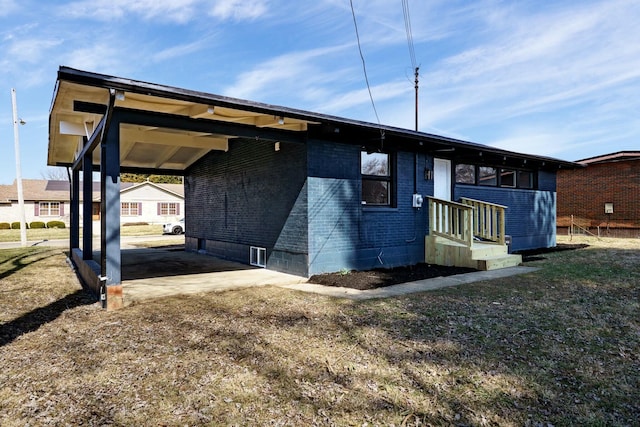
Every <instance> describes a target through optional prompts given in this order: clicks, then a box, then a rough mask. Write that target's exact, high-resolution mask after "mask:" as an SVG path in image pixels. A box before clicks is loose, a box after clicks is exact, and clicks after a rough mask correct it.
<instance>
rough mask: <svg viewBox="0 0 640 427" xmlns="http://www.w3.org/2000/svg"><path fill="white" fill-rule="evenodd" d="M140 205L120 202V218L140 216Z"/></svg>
mask: <svg viewBox="0 0 640 427" xmlns="http://www.w3.org/2000/svg"><path fill="white" fill-rule="evenodd" d="M141 205H142V203H137V202H135V203H134V202H122V203H121V204H120V215H122V216H138V215H142V212H141V211H142V209H141Z"/></svg>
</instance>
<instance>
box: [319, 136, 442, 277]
mask: <svg viewBox="0 0 640 427" xmlns="http://www.w3.org/2000/svg"><path fill="white" fill-rule="evenodd" d="M396 159H397V169H396V176H397V180H396V181H397V187H396V200H397V206H396V207H393V208H374V207H365V206H363V205H362V203H361V201H362V198H361V181H360V147H359V146H357V145H346V144H330V143H326V142H322V141H309V160H308V165H309V178H308V198H309V239H310V240H309V262H310V267H309V273H310V274H318V273H323V272H331V271H338V270H340V269H343V268H346V269H358V270H362V269H370V268H374V267H393V266H398V265H408V264H415V263H418V262H422V261H423V260H424V235H425V234H426V217H427V215H426V211H425V209H426V204H425V208H423V209H421V210H417V209H414V208H413V207H411V203H412V194H413V193H414V179H413V177H414V175H413V174H414V167H415V168H416V169H417V171H418V175H419V179H418V180H417V183H416V185H417V192H418V193H420V194H423V195H426V194H432V192H433V183H432V181H425V180H424V168H425V162H426V161H427V159H426V158H425V156H423V155H419V156H418V159H417V164H416V162H415V160H414V155H413V154H411V153H405V152H400V153H397V157H396ZM430 167H431V168H432V167H433V165H432V160H431V165H430Z"/></svg>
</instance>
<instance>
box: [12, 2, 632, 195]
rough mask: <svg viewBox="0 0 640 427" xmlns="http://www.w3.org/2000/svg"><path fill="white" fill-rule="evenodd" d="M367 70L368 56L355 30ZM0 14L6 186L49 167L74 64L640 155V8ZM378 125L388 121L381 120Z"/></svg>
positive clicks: (297, 103)
mask: <svg viewBox="0 0 640 427" xmlns="http://www.w3.org/2000/svg"><path fill="white" fill-rule="evenodd" d="M351 3H352V4H353V11H354V14H355V20H356V23H357V29H358V35H359V39H360V48H361V51H362V57H363V58H364V64H365V67H366V76H367V78H368V81H369V87H370V90H371V98H373V105H375V109H374V106H373V105H372V102H371V98H370V96H369V91H368V90H367V84H366V81H365V73H364V71H363V61H362V59H361V55H360V51H359V48H358V40H357V37H356V27H355V25H354V16H353V14H352V10H351V7H350V4H351ZM402 4H403V2H402V1H401V0H352V2H350V1H349V0H313V1H307V0H303V1H291V0H136V1H131V0H90V1H87V0H69V1H63V0H57V1H56V0H50V1H43V0H0V184H10V183H12V182H13V180H14V179H15V177H16V159H15V150H14V129H13V118H12V102H11V88H15V90H16V94H17V108H18V116H19V117H20V118H22V119H23V120H24V121H25V122H26V124H25V125H23V126H19V139H20V163H21V170H22V177H23V178H31V179H42V178H48V177H52V176H56V175H59V173H60V168H49V167H47V165H46V161H47V147H48V120H49V109H50V107H51V101H52V98H53V91H54V87H55V82H56V76H57V74H56V73H57V70H58V67H59V66H60V65H64V66H69V67H73V68H78V69H81V70H84V71H90V72H95V73H101V74H108V75H114V76H118V77H125V78H130V79H135V80H142V81H147V82H152V83H158V84H163V85H168V86H175V87H180V88H185V89H192V90H197V91H203V92H208V93H214V94H219V95H226V96H231V97H235V98H240V99H247V100H251V101H258V102H264V103H268V104H273V105H280V106H285V107H291V108H298V109H302V110H307V111H313V112H319V113H323V114H329V115H335V116H339V117H345V118H350V119H357V120H364V121H367V122H372V123H376V122H378V120H379V121H380V123H382V124H385V125H390V126H397V127H401V128H408V129H413V128H414V126H415V110H414V108H415V102H414V97H415V92H414V82H413V81H414V68H413V67H414V66H419V67H420V77H419V81H420V83H419V120H418V121H419V130H420V131H423V132H428V133H433V134H437V135H442V136H447V137H452V138H458V139H462V140H466V141H471V142H476V143H481V144H486V145H490V146H494V147H499V148H503V149H507V150H511V151H516V152H522V153H529V154H535V155H542V156H550V157H555V158H559V159H563V160H578V159H583V158H587V157H592V156H597V155H600V154H606V153H612V152H617V151H623V150H638V149H640V139H639V136H640V29H639V28H638V25H639V23H640V2H638V1H637V0H580V1H577V0H554V1H540V0H531V1H527V0H523V1H518V0H512V1H500V0H472V1H462V0H460V1H458V0H408V1H407V4H408V11H409V18H410V28H411V36H412V41H413V43H412V46H413V50H414V52H415V64H414V63H413V62H412V60H411V55H410V49H409V45H410V44H409V41H408V37H407V31H406V25H405V20H404V15H403V7H402ZM376 112H377V117H376Z"/></svg>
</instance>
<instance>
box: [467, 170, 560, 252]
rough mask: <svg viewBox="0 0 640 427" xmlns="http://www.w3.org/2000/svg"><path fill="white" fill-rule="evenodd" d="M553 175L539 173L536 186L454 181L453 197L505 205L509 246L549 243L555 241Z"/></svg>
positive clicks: (553, 243)
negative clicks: (501, 185)
mask: <svg viewBox="0 0 640 427" xmlns="http://www.w3.org/2000/svg"><path fill="white" fill-rule="evenodd" d="M555 184H556V178H555V174H554V173H551V172H545V171H541V172H540V173H539V174H538V190H537V191H534V190H518V189H508V188H497V187H481V186H472V185H460V184H456V186H455V190H454V198H455V199H456V200H458V199H459V198H460V197H469V198H473V199H477V200H483V201H487V202H491V203H496V204H499V205H504V206H507V207H508V209H507V213H506V233H507V234H508V235H510V236H511V237H512V244H511V250H512V251H517V250H525V249H536V248H546V247H552V246H555V244H556V193H555Z"/></svg>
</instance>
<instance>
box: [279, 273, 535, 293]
mask: <svg viewBox="0 0 640 427" xmlns="http://www.w3.org/2000/svg"><path fill="white" fill-rule="evenodd" d="M537 270H539V269H538V268H535V267H509V268H503V269H500V270H491V271H476V272H473V273H465V274H457V275H455V276H446V277H436V278H433V279H425V280H416V281H415V282H409V283H401V284H399V285H393V286H386V287H384V288H377V289H369V290H365V291H360V290H357V289H351V288H338V287H333V286H323V285H315V284H312V283H299V284H291V285H279V286H281V287H283V288H287V289H293V290H297V291H303V292H313V293H316V294H321V295H327V296H332V297H338V298H349V299H353V300H366V299H374V298H388V297H396V296H400V295H406V294H412V293H415V292H425V291H432V290H434V289H440V288H447V287H450V286H457V285H464V284H467V283H474V282H481V281H484V280H493V279H502V278H504V277H511V276H515V275H518V274H525V273H531V272H534V271H537Z"/></svg>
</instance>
